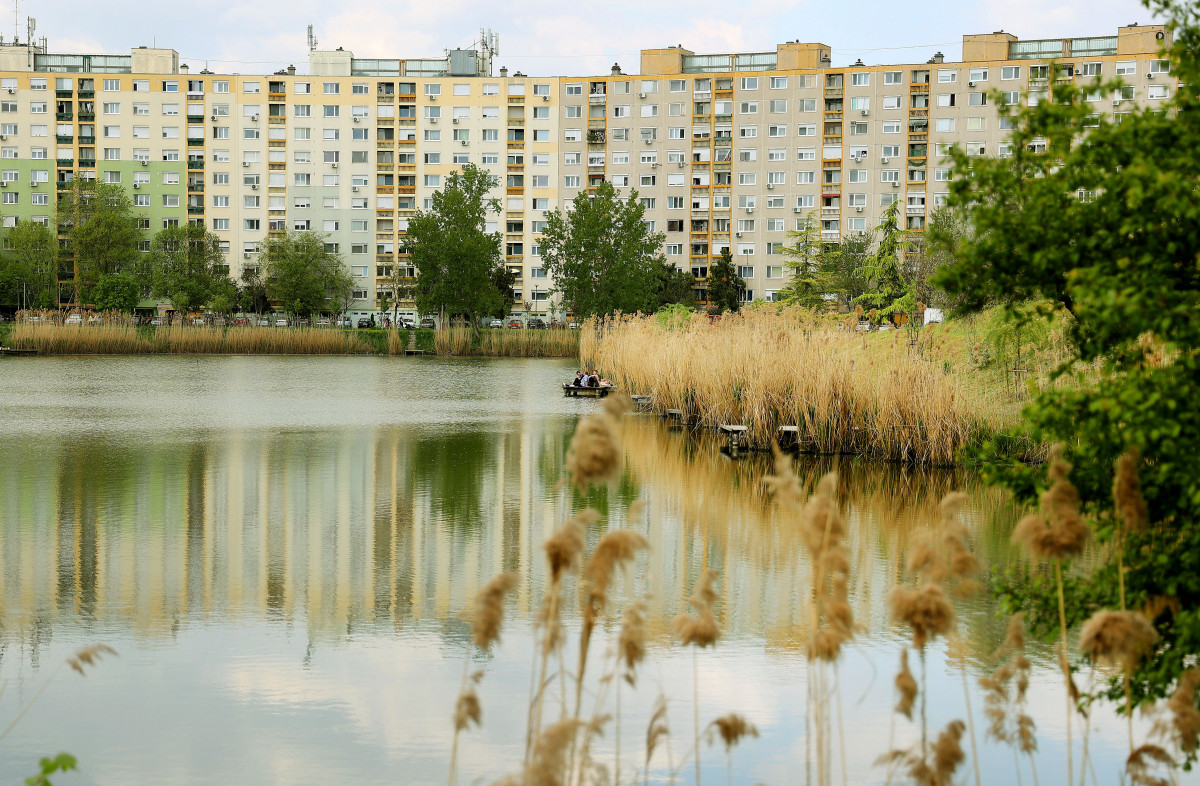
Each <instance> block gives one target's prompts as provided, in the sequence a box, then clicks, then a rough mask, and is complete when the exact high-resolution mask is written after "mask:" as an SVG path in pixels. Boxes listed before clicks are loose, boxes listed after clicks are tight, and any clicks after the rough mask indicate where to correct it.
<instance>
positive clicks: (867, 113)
mask: <svg viewBox="0 0 1200 786" xmlns="http://www.w3.org/2000/svg"><path fill="white" fill-rule="evenodd" d="M869 114H871V113H870V112H868V111H867V110H865V109H864V110H862V116H863V117H866V116H867V115H869Z"/></svg>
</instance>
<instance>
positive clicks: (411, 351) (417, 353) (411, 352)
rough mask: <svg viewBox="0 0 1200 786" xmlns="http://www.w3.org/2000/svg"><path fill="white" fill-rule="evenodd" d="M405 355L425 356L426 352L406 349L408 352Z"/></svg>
mask: <svg viewBox="0 0 1200 786" xmlns="http://www.w3.org/2000/svg"><path fill="white" fill-rule="evenodd" d="M404 354H406V355H424V354H425V350H423V349H406V350H404Z"/></svg>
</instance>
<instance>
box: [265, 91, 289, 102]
mask: <svg viewBox="0 0 1200 786" xmlns="http://www.w3.org/2000/svg"><path fill="white" fill-rule="evenodd" d="M267 100H268V101H286V100H287V95H286V94H285V93H267Z"/></svg>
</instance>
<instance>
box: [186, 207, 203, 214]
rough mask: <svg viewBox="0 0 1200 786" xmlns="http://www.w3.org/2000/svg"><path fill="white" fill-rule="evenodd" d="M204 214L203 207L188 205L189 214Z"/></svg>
mask: <svg viewBox="0 0 1200 786" xmlns="http://www.w3.org/2000/svg"><path fill="white" fill-rule="evenodd" d="M203 214H204V208H203V207H192V206H191V205H188V215H189V216H199V215H203Z"/></svg>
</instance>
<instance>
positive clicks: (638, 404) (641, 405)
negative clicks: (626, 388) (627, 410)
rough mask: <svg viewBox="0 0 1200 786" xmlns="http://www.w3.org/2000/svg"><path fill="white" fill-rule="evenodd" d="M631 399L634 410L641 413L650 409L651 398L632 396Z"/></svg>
mask: <svg viewBox="0 0 1200 786" xmlns="http://www.w3.org/2000/svg"><path fill="white" fill-rule="evenodd" d="M630 398H631V399H633V407H634V409H636V410H638V411H639V412H640V411H642V410H647V409H650V397H649V396H630Z"/></svg>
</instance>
